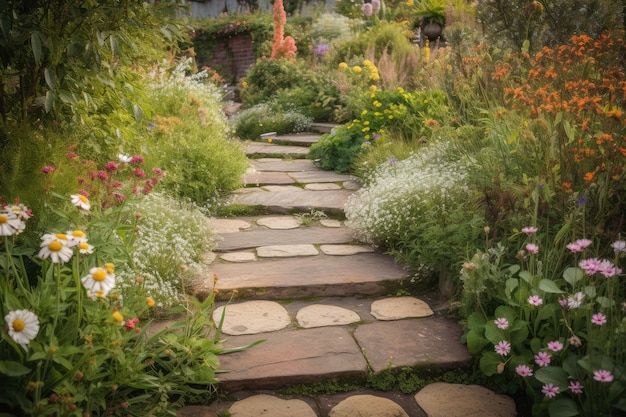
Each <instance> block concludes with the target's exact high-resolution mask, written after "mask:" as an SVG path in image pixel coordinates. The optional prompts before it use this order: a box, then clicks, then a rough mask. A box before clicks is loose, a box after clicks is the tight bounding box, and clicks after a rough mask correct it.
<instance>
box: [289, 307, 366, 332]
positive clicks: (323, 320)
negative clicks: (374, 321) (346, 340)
mask: <svg viewBox="0 0 626 417" xmlns="http://www.w3.org/2000/svg"><path fill="white" fill-rule="evenodd" d="M296 320H297V321H298V324H299V325H300V326H301V327H304V328H305V329H310V328H313V327H322V326H343V325H346V324H350V323H357V322H359V321H361V317H360V316H359V315H358V314H357V313H355V312H354V311H352V310H348V309H347V308H343V307H337V306H329V305H322V304H313V305H310V306H306V307H303V308H301V309H300V310H298V313H297V314H296Z"/></svg>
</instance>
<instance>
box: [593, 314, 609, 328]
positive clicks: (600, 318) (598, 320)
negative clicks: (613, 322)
mask: <svg viewBox="0 0 626 417" xmlns="http://www.w3.org/2000/svg"><path fill="white" fill-rule="evenodd" d="M591 322H592V323H593V324H595V325H596V326H602V325H603V324H605V323H606V316H605V315H604V314H602V313H596V314H594V315H593V316H591Z"/></svg>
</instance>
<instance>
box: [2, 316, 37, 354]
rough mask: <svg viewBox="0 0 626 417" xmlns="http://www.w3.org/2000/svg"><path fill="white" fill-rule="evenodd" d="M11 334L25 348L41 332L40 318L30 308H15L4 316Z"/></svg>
mask: <svg viewBox="0 0 626 417" xmlns="http://www.w3.org/2000/svg"><path fill="white" fill-rule="evenodd" d="M4 321H5V322H6V324H7V327H8V331H9V336H11V338H12V339H13V340H14V341H15V343H17V344H19V345H21V346H22V347H23V348H24V349H26V346H27V345H28V344H29V343H30V342H31V340H33V339H34V338H35V337H36V336H37V333H39V319H38V318H37V316H36V315H35V313H33V312H32V311H30V310H13V311H11V312H9V314H7V315H6V316H4Z"/></svg>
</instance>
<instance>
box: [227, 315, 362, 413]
mask: <svg viewBox="0 0 626 417" xmlns="http://www.w3.org/2000/svg"><path fill="white" fill-rule="evenodd" d="M260 339H265V341H264V342H263V343H260V344H258V345H256V346H253V347H251V348H249V349H246V350H243V351H241V352H234V353H229V354H227V355H220V368H221V369H225V370H227V371H228V372H226V373H223V374H218V375H217V377H218V379H219V380H220V385H221V386H223V387H224V388H225V389H227V390H230V391H240V390H261V389H277V388H282V387H285V386H287V385H296V384H305V383H313V382H319V381H322V380H328V379H332V378H335V377H337V376H342V377H347V378H349V377H354V378H357V377H360V378H363V377H365V373H366V371H367V363H366V362H365V359H364V358H363V355H362V354H361V349H360V348H359V346H358V345H357V344H356V342H355V341H354V339H353V338H352V336H351V335H350V333H348V331H347V330H346V329H344V328H341V327H320V328H316V329H304V330H291V331H282V332H275V333H267V334H263V335H252V336H251V335H248V336H233V337H230V338H228V339H227V340H226V341H225V342H224V347H225V348H234V347H241V346H247V345H249V344H251V343H254V342H256V341H258V340H260ZM294 417H295V416H294Z"/></svg>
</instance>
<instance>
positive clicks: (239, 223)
mask: <svg viewBox="0 0 626 417" xmlns="http://www.w3.org/2000/svg"><path fill="white" fill-rule="evenodd" d="M250 226H251V224H250V222H247V221H245V220H239V219H214V220H213V232H214V233H217V234H223V233H235V232H238V231H240V230H241V229H249V228H250Z"/></svg>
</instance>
